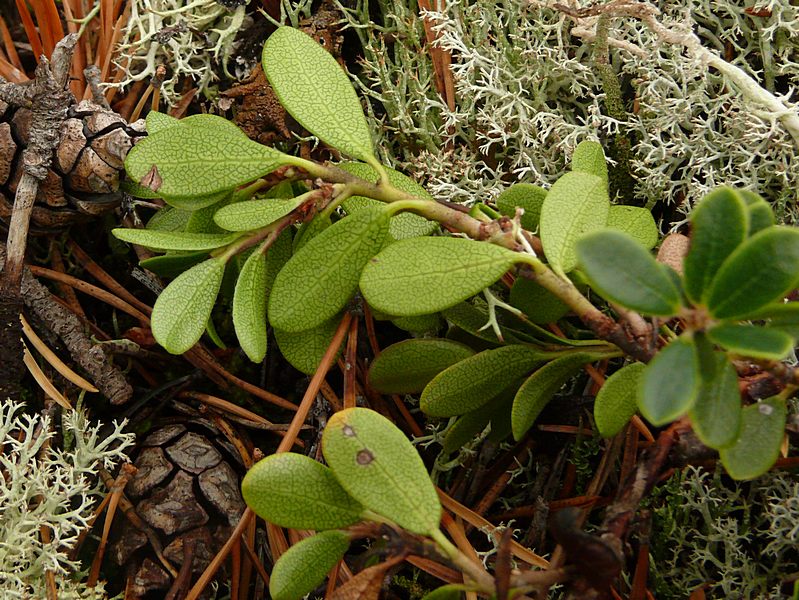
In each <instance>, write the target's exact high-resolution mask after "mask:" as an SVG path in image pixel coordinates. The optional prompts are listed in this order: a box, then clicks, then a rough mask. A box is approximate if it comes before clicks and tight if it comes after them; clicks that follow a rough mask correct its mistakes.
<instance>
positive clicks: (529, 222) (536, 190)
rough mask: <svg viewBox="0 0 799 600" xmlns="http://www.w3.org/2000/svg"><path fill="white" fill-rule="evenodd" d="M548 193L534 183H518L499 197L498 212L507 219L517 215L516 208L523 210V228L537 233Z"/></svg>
mask: <svg viewBox="0 0 799 600" xmlns="http://www.w3.org/2000/svg"><path fill="white" fill-rule="evenodd" d="M546 197H547V191H546V190H545V189H544V188H542V187H540V186H537V185H533V184H532V183H516V184H514V185H512V186H510V187H509V188H507V189H506V190H503V191H502V193H501V194H500V195H499V196H497V210H498V211H499V212H501V213H502V214H503V215H505V216H507V217H511V218H513V217H514V216H515V215H516V207H519V208H523V209H524V214H523V215H522V218H521V223H522V227H524V228H525V229H527V230H528V231H537V230H538V223H539V221H540V219H541V208H542V207H543V206H544V200H545V199H546Z"/></svg>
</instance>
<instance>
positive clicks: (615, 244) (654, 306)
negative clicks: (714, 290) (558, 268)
mask: <svg viewBox="0 0 799 600" xmlns="http://www.w3.org/2000/svg"><path fill="white" fill-rule="evenodd" d="M577 255H578V256H579V259H580V266H581V267H582V268H583V270H584V272H585V275H586V277H587V278H588V280H589V281H590V282H591V286H592V287H593V288H594V289H595V290H597V291H598V292H599V293H600V294H602V296H603V297H604V298H607V299H608V300H610V301H612V302H617V303H619V304H621V305H622V306H626V307H627V308H631V309H633V310H636V311H639V312H642V313H644V314H648V315H662V316H670V315H673V314H675V313H676V312H677V311H678V310H679V308H680V291H679V289H677V286H676V285H675V284H674V282H673V281H672V278H671V277H670V276H669V274H668V273H667V271H666V267H664V266H663V265H661V264H659V263H658V262H657V261H655V259H654V258H653V257H652V255H650V254H649V252H647V251H646V250H644V249H643V248H642V247H641V245H640V244H639V243H638V242H636V241H635V240H634V239H633V238H631V237H630V236H628V235H626V234H624V233H622V232H620V231H613V230H609V229H608V230H605V231H599V232H596V233H592V234H590V235H587V236H585V237H584V238H582V239H581V240H580V241H579V242H577Z"/></svg>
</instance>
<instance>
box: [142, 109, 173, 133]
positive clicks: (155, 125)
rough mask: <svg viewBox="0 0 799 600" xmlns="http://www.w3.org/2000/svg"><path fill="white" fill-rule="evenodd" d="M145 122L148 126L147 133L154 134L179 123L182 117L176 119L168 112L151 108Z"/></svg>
mask: <svg viewBox="0 0 799 600" xmlns="http://www.w3.org/2000/svg"><path fill="white" fill-rule="evenodd" d="M144 123H145V125H146V127H147V133H148V134H149V135H153V134H154V133H158V132H159V131H163V130H164V129H169V128H170V127H174V126H175V125H178V124H179V123H180V119H176V118H175V117H172V116H170V115H168V114H166V113H162V112H158V111H157V110H151V111H150V112H148V113H147V116H146V117H145V119H144Z"/></svg>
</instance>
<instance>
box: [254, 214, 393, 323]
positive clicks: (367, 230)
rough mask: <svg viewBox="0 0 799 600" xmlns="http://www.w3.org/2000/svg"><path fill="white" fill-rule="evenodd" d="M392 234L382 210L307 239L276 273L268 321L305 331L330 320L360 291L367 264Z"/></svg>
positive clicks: (338, 224)
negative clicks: (389, 232)
mask: <svg viewBox="0 0 799 600" xmlns="http://www.w3.org/2000/svg"><path fill="white" fill-rule="evenodd" d="M387 232H388V215H386V213H385V211H384V210H383V209H382V208H371V207H369V208H368V209H364V210H363V211H360V212H359V213H357V214H355V215H352V216H349V217H346V218H344V219H342V220H341V221H338V222H337V223H336V224H334V225H332V226H331V227H328V228H327V229H325V230H324V231H323V232H321V233H320V234H319V235H317V236H316V237H314V238H312V239H311V240H309V241H308V242H307V243H306V244H305V245H304V246H303V247H302V249H300V250H299V251H298V252H297V253H296V254H295V255H294V256H292V257H291V259H290V260H289V261H288V263H286V266H285V267H283V269H282V270H281V271H280V273H278V275H277V277H276V278H275V284H274V286H273V288H272V293H271V295H270V297H269V322H270V323H271V324H272V325H273V326H274V327H275V328H276V329H282V330H283V331H289V332H291V331H303V330H305V329H311V328H313V327H316V326H317V325H320V324H321V323H323V322H324V321H327V320H328V319H330V318H332V317H333V315H335V314H337V313H338V312H339V311H340V310H341V309H342V308H344V306H345V305H346V304H347V302H348V301H349V299H350V298H351V297H352V295H353V294H354V293H355V290H356V289H357V288H358V279H359V278H360V276H361V271H362V270H363V268H364V265H365V264H366V263H367V262H368V261H369V259H370V258H372V257H373V256H374V255H375V254H377V252H378V251H379V250H380V248H381V246H382V245H383V240H384V239H385V237H386V233H387Z"/></svg>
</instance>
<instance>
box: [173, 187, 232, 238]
mask: <svg viewBox="0 0 799 600" xmlns="http://www.w3.org/2000/svg"><path fill="white" fill-rule="evenodd" d="M232 199H233V194H229V195H228V196H227V197H226V198H223V199H222V200H220V201H219V202H217V203H216V204H212V205H211V206H206V207H205V208H200V209H198V210H195V211H192V213H191V217H189V221H188V223H186V229H185V230H184V231H186V232H187V233H222V234H226V233H228V232H227V231H225V230H224V229H222V228H221V227H219V226H218V225H217V224H216V223H214V214H215V213H216V211H218V210H219V209H220V208H221V207H223V206H225V205H227V204H229V203H230V202H231V201H232Z"/></svg>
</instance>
